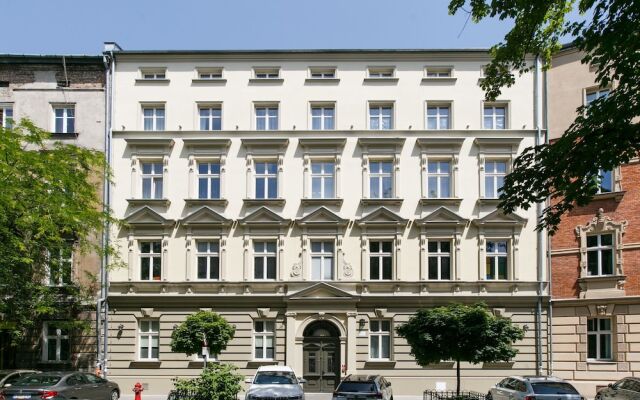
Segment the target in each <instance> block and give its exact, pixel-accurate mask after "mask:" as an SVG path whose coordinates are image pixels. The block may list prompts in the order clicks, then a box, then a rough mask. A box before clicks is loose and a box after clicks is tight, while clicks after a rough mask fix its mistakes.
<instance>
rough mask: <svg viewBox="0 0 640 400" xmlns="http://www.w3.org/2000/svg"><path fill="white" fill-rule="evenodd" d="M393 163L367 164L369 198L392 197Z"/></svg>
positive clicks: (372, 162) (376, 162)
mask: <svg viewBox="0 0 640 400" xmlns="http://www.w3.org/2000/svg"><path fill="white" fill-rule="evenodd" d="M392 171H393V163H392V162H391V161H371V162H370V163H369V197H370V198H372V199H390V198H392V197H393V172H392Z"/></svg>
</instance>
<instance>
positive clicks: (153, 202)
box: [127, 199, 171, 207]
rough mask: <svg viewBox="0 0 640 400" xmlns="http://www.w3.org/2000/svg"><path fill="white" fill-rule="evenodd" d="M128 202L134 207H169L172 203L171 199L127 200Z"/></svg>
mask: <svg viewBox="0 0 640 400" xmlns="http://www.w3.org/2000/svg"><path fill="white" fill-rule="evenodd" d="M127 202H128V203H129V204H130V205H132V206H150V207H153V206H156V207H169V205H170V204H171V201H170V200H169V199H127Z"/></svg>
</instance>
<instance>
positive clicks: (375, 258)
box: [369, 240, 393, 280]
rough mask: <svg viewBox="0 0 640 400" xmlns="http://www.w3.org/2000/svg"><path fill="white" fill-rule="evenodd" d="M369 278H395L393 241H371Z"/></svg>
mask: <svg viewBox="0 0 640 400" xmlns="http://www.w3.org/2000/svg"><path fill="white" fill-rule="evenodd" d="M369 279H371V280H391V279H393V242H392V241H390V240H383V241H370V242H369Z"/></svg>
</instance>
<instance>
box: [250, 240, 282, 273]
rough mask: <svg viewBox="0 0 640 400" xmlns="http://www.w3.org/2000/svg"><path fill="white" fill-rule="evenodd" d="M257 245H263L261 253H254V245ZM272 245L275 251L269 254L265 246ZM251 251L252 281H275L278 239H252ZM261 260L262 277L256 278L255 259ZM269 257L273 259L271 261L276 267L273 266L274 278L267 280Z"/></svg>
mask: <svg viewBox="0 0 640 400" xmlns="http://www.w3.org/2000/svg"><path fill="white" fill-rule="evenodd" d="M258 243H264V250H263V251H261V252H258V251H256V244H258ZM269 243H272V244H273V245H274V246H275V249H274V250H273V251H272V252H271V251H268V250H267V249H268V246H267V244H269ZM252 250H253V261H252V262H253V275H252V277H253V278H252V279H253V280H254V281H275V280H277V279H278V250H279V248H278V239H270V238H264V239H263V238H260V239H254V240H253V242H252ZM258 257H260V258H262V266H263V270H262V277H261V278H258V277H256V258H258ZM270 257H273V259H274V260H275V262H276V266H275V272H274V277H273V278H269V276H268V268H267V265H268V262H267V261H268V259H269V258H270Z"/></svg>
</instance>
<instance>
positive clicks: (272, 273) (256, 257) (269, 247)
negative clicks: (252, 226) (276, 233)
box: [253, 241, 278, 280]
mask: <svg viewBox="0 0 640 400" xmlns="http://www.w3.org/2000/svg"><path fill="white" fill-rule="evenodd" d="M276 248H277V246H276V242H275V241H268V242H253V278H254V279H259V280H272V279H276V269H277V265H278V263H277V261H276V260H277V258H276V257H277V254H276Z"/></svg>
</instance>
